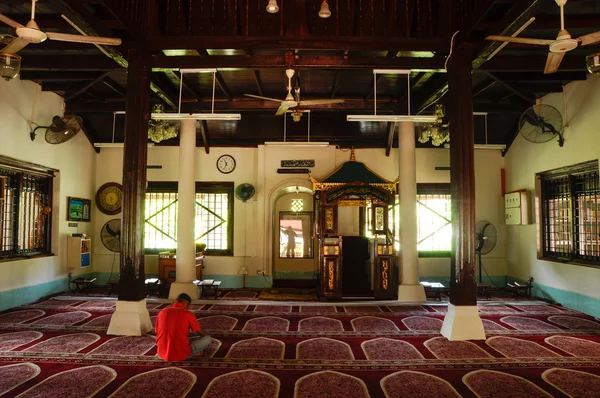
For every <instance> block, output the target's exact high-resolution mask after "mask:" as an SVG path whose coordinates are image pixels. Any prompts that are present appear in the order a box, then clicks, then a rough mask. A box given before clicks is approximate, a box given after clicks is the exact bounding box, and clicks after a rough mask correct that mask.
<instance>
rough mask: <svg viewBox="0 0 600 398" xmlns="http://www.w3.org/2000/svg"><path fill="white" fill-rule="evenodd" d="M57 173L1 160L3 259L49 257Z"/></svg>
mask: <svg viewBox="0 0 600 398" xmlns="http://www.w3.org/2000/svg"><path fill="white" fill-rule="evenodd" d="M53 177H54V171H53V170H50V169H47V168H45V167H43V166H38V165H34V164H30V163H25V162H21V161H18V160H15V159H10V158H5V157H2V156H0V259H10V258H17V257H23V256H31V255H36V254H50V247H51V246H50V244H51V236H50V234H51V230H52V228H51V214H50V208H51V198H52V179H53Z"/></svg>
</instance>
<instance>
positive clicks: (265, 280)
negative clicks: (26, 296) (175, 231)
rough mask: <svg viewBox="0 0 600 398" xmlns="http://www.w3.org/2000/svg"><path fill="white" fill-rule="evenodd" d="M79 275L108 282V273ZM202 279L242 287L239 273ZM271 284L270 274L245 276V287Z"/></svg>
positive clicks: (113, 276) (151, 276) (208, 276)
mask: <svg viewBox="0 0 600 398" xmlns="http://www.w3.org/2000/svg"><path fill="white" fill-rule="evenodd" d="M80 277H85V278H89V277H94V278H96V279H97V280H96V282H94V284H95V285H105V284H106V282H108V280H109V277H110V273H109V272H106V273H102V272H96V273H93V274H87V275H81V276H80ZM117 277H118V274H113V275H112V279H116V278H117ZM146 278H158V275H157V274H148V275H146ZM204 279H214V280H218V281H222V282H223V283H222V284H221V289H234V288H241V287H243V279H242V276H241V275H204ZM272 284H273V278H272V277H271V276H265V277H263V276H260V275H248V276H246V287H253V288H263V287H270V286H271V285H272Z"/></svg>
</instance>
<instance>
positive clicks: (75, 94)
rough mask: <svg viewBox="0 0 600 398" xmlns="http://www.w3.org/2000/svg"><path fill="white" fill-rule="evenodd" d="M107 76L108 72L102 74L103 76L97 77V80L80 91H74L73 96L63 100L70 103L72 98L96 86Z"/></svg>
mask: <svg viewBox="0 0 600 398" xmlns="http://www.w3.org/2000/svg"><path fill="white" fill-rule="evenodd" d="M109 74H110V72H104V73H103V74H101V75H100V76H98V77H97V78H95V79H94V80H92V81H91V82H89V83H87V84H86V85H85V86H83V87H82V88H81V89H79V90H77V91H75V92H74V93H73V94H71V95H69V96H68V97H67V98H65V101H70V100H72V99H73V98H76V97H78V96H79V95H80V94H83V93H85V92H86V91H87V90H88V89H89V88H91V87H92V86H95V85H96V84H98V83H100V82H101V81H102V80H104V79H105V78H106V77H107V76H108V75H109Z"/></svg>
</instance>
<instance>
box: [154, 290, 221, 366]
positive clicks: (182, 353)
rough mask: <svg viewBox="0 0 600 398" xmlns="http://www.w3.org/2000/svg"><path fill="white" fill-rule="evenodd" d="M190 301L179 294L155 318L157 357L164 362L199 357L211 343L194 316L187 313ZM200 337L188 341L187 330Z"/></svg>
mask: <svg viewBox="0 0 600 398" xmlns="http://www.w3.org/2000/svg"><path fill="white" fill-rule="evenodd" d="M191 302H192V299H191V297H190V296H189V295H187V294H185V293H181V294H180V295H179V296H177V301H175V302H174V303H173V305H171V306H170V307H167V308H165V309H164V310H162V311H161V312H159V314H158V316H157V317H156V325H155V326H154V329H155V330H156V345H157V346H158V352H157V353H158V356H159V357H161V358H162V359H164V360H165V361H183V360H185V359H188V358H190V357H191V356H199V355H201V353H202V351H203V350H204V349H205V348H207V347H208V346H209V345H210V344H211V343H212V338H211V337H210V336H209V335H208V333H207V332H206V330H204V329H202V327H201V326H200V324H199V323H198V320H197V319H196V316H195V315H194V314H192V313H191V312H190V311H188V307H189V306H190V303H191ZM190 329H191V330H192V332H196V333H198V334H199V335H201V336H202V337H200V338H198V337H192V338H191V339H188V332H189V330H190Z"/></svg>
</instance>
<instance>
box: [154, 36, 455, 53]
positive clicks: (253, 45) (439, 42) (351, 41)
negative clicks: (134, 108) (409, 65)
mask: <svg viewBox="0 0 600 398" xmlns="http://www.w3.org/2000/svg"><path fill="white" fill-rule="evenodd" d="M198 43H202V47H204V48H210V49H229V48H235V49H252V50H340V49H343V50H367V51H374V50H389V49H394V50H395V51H435V52H438V51H439V52H445V51H448V40H447V39H446V38H435V39H418V38H404V37H370V36H369V37H354V36H351V37H344V36H326V37H319V36H306V37H299V36H283V37H281V36H260V37H256V36H254V37H253V36H165V37H155V38H152V40H151V41H150V43H149V45H148V47H149V49H150V50H151V51H162V50H171V49H197V48H198Z"/></svg>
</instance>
